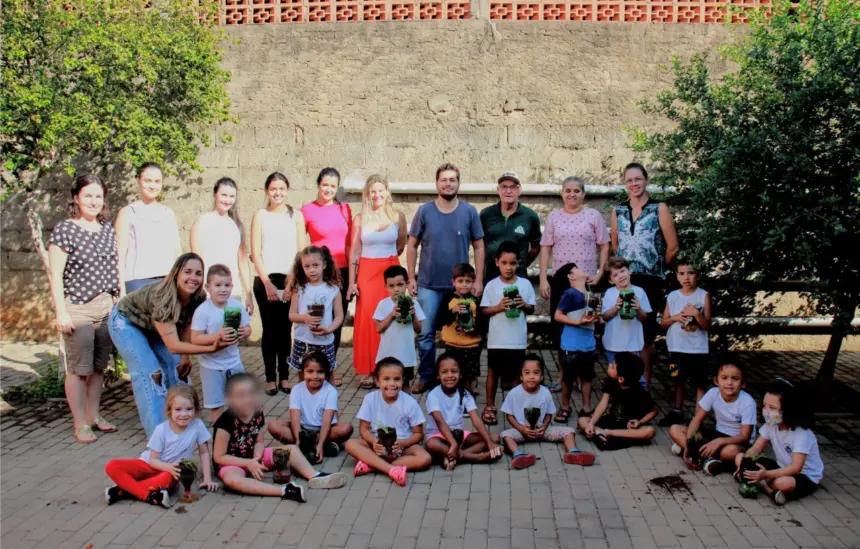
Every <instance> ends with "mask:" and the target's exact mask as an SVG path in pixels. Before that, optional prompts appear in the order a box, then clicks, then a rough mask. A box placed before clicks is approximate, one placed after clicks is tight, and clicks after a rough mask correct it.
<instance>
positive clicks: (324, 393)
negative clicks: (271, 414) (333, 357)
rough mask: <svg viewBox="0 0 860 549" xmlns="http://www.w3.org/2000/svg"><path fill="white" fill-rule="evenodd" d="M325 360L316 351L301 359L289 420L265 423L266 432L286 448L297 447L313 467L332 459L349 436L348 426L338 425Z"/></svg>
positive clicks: (332, 386) (329, 374)
mask: <svg viewBox="0 0 860 549" xmlns="http://www.w3.org/2000/svg"><path fill="white" fill-rule="evenodd" d="M331 376H332V371H331V367H329V364H328V359H327V358H326V356H325V355H324V354H323V353H321V352H320V351H311V352H310V353H308V354H306V355H305V356H304V357H303V358H302V365H301V370H300V372H299V378H300V379H301V380H302V381H301V383H299V384H297V385H296V386H295V387H293V390H292V393H290V418H289V419H288V420H279V419H276V420H273V421H270V422H269V432H270V433H272V436H273V437H275V439H277V440H280V441H281V442H286V443H287V444H298V445H299V448H300V449H301V450H302V452H303V453H304V454H305V455H308V454H311V455H312V456H313V459H311V460H310V461H311V462H313V463H322V460H323V457H335V456H337V455H338V453H340V451H341V450H342V449H343V444H344V443H345V442H346V441H347V440H349V437H351V436H352V425H351V424H350V423H349V422H338V420H337V415H338V406H337V397H338V395H337V389H335V387H334V385H332V384H331Z"/></svg>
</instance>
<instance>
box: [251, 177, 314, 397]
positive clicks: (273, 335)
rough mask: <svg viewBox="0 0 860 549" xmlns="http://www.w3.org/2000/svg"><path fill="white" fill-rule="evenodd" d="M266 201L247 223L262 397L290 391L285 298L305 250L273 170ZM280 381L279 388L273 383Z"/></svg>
mask: <svg viewBox="0 0 860 549" xmlns="http://www.w3.org/2000/svg"><path fill="white" fill-rule="evenodd" d="M265 189H266V197H267V198H268V203H267V204H266V207H265V208H262V209H260V210H258V211H257V213H255V214H254V220H253V221H252V222H251V261H252V262H253V263H254V270H255V271H256V275H257V276H256V277H254V297H256V298H257V308H258V309H259V311H260V321H261V322H262V323H263V338H262V342H261V347H262V349H263V364H264V365H265V367H266V394H268V395H275V394H277V392H278V388H280V389H281V391H283V392H284V393H287V392H289V390H290V387H289V384H288V383H287V379H288V378H289V375H290V366H289V363H288V359H289V358H290V352H291V350H292V348H291V347H292V329H293V325H292V322H290V299H292V290H293V272H292V271H293V262H294V261H295V259H296V252H297V251H298V250H301V249H303V248H304V247H305V218H304V216H302V212H300V211H299V210H294V209H293V207H292V206H290V205H289V204H287V195H288V192H289V189H290V182H289V180H287V177H286V176H285V175H284V174H282V173H278V172H275V173H273V174H271V175H269V177H267V178H266V184H265ZM278 380H280V385H278Z"/></svg>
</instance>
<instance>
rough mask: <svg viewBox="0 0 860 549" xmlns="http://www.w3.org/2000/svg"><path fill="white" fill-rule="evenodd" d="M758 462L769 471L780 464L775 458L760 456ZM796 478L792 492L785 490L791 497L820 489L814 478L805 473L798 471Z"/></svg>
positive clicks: (793, 476) (800, 496) (805, 494)
mask: <svg viewBox="0 0 860 549" xmlns="http://www.w3.org/2000/svg"><path fill="white" fill-rule="evenodd" d="M755 462H756V464H759V465H764V468H765V469H767V470H768V471H773V470H774V469H779V464H778V463H777V462H776V460H773V459H771V458H768V457H760V458H758V459H757V460H756V461H755ZM791 478H793V479H794V483H795V487H794V490H792V491H791V492H785V495H786V496H787V497H788V498H789V499H798V498H802V497H803V496H808V495H809V494H811V493H813V492H814V491H816V490H818V485H817V484H815V483H814V482H812V480H811V479H810V478H809V477H808V476H806V475H804V474H803V473H798V474H796V475H792V477H791Z"/></svg>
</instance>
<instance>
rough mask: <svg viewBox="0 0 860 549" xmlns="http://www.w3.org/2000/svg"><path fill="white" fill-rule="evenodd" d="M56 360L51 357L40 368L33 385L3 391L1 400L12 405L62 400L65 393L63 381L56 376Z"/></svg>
mask: <svg viewBox="0 0 860 549" xmlns="http://www.w3.org/2000/svg"><path fill="white" fill-rule="evenodd" d="M57 360H58V359H57V357H55V356H52V357H51V361H50V364H49V365H48V366H47V367H44V368H40V370H41V372H42V373H41V375H40V376H39V378H38V379H36V380H35V381H34V382H33V383H30V384H28V385H21V386H18V387H12V388H10V389H7V390H5V391H3V399H4V400H6V401H7V402H10V403H12V404H22V403H34V402H42V401H44V400H46V399H49V398H64V397H65V396H66V391H65V389H64V387H63V379H61V378H60V377H59V376H58V375H57V371H58V368H57V366H58V362H57Z"/></svg>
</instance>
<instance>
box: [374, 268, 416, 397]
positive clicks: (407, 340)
mask: <svg viewBox="0 0 860 549" xmlns="http://www.w3.org/2000/svg"><path fill="white" fill-rule="evenodd" d="M382 276H383V278H384V279H385V289H386V290H387V291H388V297H386V298H385V299H383V300H382V301H380V302H379V304H378V305H377V306H376V311H375V312H374V313H373V320H374V321H375V322H376V331H377V332H379V333H380V334H382V336H381V337H380V339H379V350H378V351H377V353H376V362H379V361H380V360H382V359H383V358H385V357H388V356H393V357H394V358H396V359H398V360H399V361H400V362H402V363H403V366H404V370H405V373H404V374H403V390H404V391H405V392H407V393H408V392H409V391H410V389H409V387H410V384H411V383H412V378H413V377H415V365H416V364H418V355H417V353H416V352H415V334H420V333H421V323H422V322H424V319H426V318H427V316H426V315H425V314H424V310H423V309H421V305H419V304H418V300H417V299H413V298H412V296H410V295H409V293H408V291H407V290H406V280H407V273H406V269H405V268H404V267H402V266H400V265H392V266H391V267H388V268H387V269H385V272H384V273H383V275H382Z"/></svg>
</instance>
